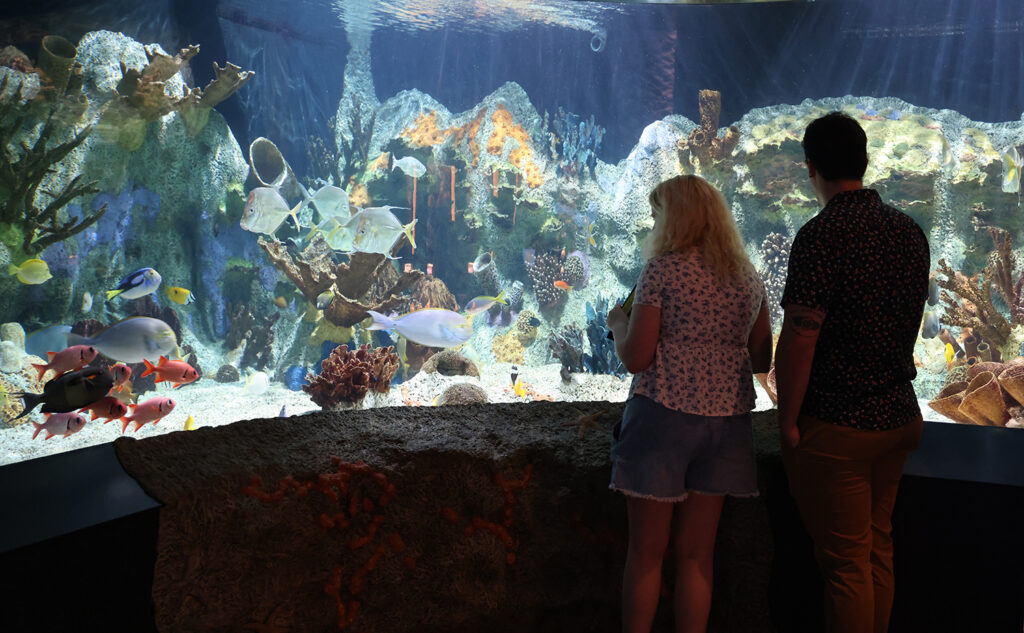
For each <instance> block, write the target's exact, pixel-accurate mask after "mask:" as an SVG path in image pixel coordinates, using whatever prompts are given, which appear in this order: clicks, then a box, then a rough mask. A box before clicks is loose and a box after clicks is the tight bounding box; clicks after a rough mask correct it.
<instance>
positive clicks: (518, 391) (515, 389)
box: [512, 380, 526, 398]
mask: <svg viewBox="0 0 1024 633" xmlns="http://www.w3.org/2000/svg"><path fill="white" fill-rule="evenodd" d="M512 393H514V394H515V395H516V397H517V398H523V397H525V396H526V385H524V384H523V381H522V380H516V381H515V383H514V384H513V385H512Z"/></svg>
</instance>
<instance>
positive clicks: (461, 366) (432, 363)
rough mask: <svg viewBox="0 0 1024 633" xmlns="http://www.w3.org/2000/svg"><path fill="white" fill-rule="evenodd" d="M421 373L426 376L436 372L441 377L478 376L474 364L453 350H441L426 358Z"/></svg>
mask: <svg viewBox="0 0 1024 633" xmlns="http://www.w3.org/2000/svg"><path fill="white" fill-rule="evenodd" d="M422 371H424V372H426V373H428V374H430V373H434V372H437V373H439V374H441V375H442V376H477V377H479V376H480V370H479V369H477V367H476V364H475V363H474V362H473V361H471V360H469V359H468V358H466V357H465V356H463V355H462V354H460V353H459V352H458V350H454V349H445V350H441V351H440V352H438V353H436V354H434V355H433V356H431V357H430V358H428V359H427V361H426V362H425V363H423V369H422Z"/></svg>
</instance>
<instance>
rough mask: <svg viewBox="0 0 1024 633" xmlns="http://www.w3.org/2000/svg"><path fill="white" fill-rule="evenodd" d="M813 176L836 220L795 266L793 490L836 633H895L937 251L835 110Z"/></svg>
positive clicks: (810, 129) (790, 302) (791, 289)
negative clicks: (932, 253)
mask: <svg viewBox="0 0 1024 633" xmlns="http://www.w3.org/2000/svg"><path fill="white" fill-rule="evenodd" d="M803 148H804V157H805V158H806V164H807V175H808V177H809V178H810V181H811V186H812V187H813V188H814V191H815V193H816V194H817V198H818V202H819V203H821V204H822V205H823V207H824V208H823V209H822V210H821V211H820V212H819V213H818V214H817V215H816V216H815V217H814V218H812V219H811V220H810V221H808V222H807V224H806V225H805V226H804V227H803V228H801V229H800V231H799V232H798V233H797V236H796V239H794V241H793V247H792V250H791V251H790V256H789V273H788V278H787V280H786V289H785V291H784V292H783V295H782V300H781V301H780V303H781V305H782V307H783V308H784V310H785V313H784V316H783V325H782V333H781V335H780V337H779V344H778V349H777V350H776V361H775V371H776V382H777V388H778V407H779V411H778V416H779V428H780V432H781V434H782V444H783V461H784V463H785V466H786V471H787V474H788V475H789V482H790V491H791V492H792V494H793V497H794V499H795V500H796V503H797V507H798V508H799V509H800V515H801V517H802V518H803V521H804V524H805V525H806V526H807V529H808V531H809V532H810V534H811V538H812V539H813V540H814V549H815V557H816V558H817V560H818V565H819V566H820V567H821V571H822V576H823V577H824V579H825V620H826V622H825V625H826V631H828V632H829V633H867V632H872V631H873V632H874V633H885V632H886V631H887V629H888V624H889V615H890V612H891V610H892V598H893V584H894V583H893V572H892V537H891V531H892V525H891V521H890V519H891V517H892V509H893V505H894V503H895V500H896V490H897V488H898V486H899V480H900V475H901V473H902V470H903V462H904V460H905V459H906V456H907V454H908V453H909V452H910V451H911V450H913V449H914V448H915V447H916V446H917V443H918V441H919V440H920V437H921V428H922V421H921V412H920V409H919V407H918V404H917V396H916V394H915V393H914V389H913V386H912V384H911V380H912V379H913V378H914V376H915V375H916V370H915V368H914V357H913V352H914V342H915V341H916V340H917V331H918V327H919V325H920V323H921V316H922V314H923V312H924V303H925V299H926V298H927V293H928V271H929V268H930V258H929V253H928V241H927V239H926V238H925V235H924V232H923V231H922V230H921V228H920V227H919V226H918V225H917V224H916V223H915V222H914V221H913V220H912V219H911V218H910V217H909V216H907V215H905V214H903V213H901V212H900V211H898V210H896V209H894V208H893V207H890V206H888V205H886V204H884V203H883V202H882V200H881V198H880V197H879V195H878V193H877V192H876V191H874V190H873V189H865V188H864V186H863V183H862V180H863V177H864V171H865V170H866V169H867V164H868V158H867V137H866V135H865V134H864V130H863V129H862V128H861V127H860V125H859V124H858V123H857V121H855V120H854V119H852V118H851V117H849V116H847V115H845V114H842V113H840V112H832V113H830V114H828V115H826V116H824V117H822V118H820V119H817V120H815V121H813V122H811V124H810V125H808V126H807V130H806V131H805V133H804V140H803Z"/></svg>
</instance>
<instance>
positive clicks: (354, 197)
mask: <svg viewBox="0 0 1024 633" xmlns="http://www.w3.org/2000/svg"><path fill="white" fill-rule="evenodd" d="M348 201H349V202H350V203H351V204H353V205H355V206H357V207H368V206H370V190H369V189H367V188H366V185H364V184H362V183H356V184H354V185H352V191H350V192H349V194H348Z"/></svg>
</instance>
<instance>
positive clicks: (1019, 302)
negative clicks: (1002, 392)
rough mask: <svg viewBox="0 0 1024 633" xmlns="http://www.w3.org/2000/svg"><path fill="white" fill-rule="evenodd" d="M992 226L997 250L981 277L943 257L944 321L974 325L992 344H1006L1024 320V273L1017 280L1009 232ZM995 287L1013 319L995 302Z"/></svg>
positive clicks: (940, 281) (939, 281)
mask: <svg viewBox="0 0 1024 633" xmlns="http://www.w3.org/2000/svg"><path fill="white" fill-rule="evenodd" d="M988 230H989V235H990V236H991V237H992V241H993V243H994V244H995V247H996V250H995V251H993V252H992V253H991V254H990V255H989V259H988V264H987V265H986V266H985V269H984V270H983V271H982V272H981V274H980V280H979V278H978V275H975V276H973V277H967V276H966V275H964V274H963V273H962V272H960V271H954V270H953V269H952V268H950V267H949V265H948V264H946V260H945V259H940V260H939V265H938V270H939V274H940V275H945V279H943V278H942V277H937V278H936V283H937V284H938V285H939V287H940V288H942V289H943V290H942V293H941V294H940V299H941V300H942V302H943V303H944V304H945V308H946V312H945V314H944V315H943V317H942V322H943V323H945V324H947V325H955V326H959V327H967V328H970V329H971V331H972V332H974V333H975V334H977V335H979V336H981V338H982V339H984V340H985V341H988V342H989V344H991V345H993V346H995V347H1002V346H1004V345H1006V344H1007V343H1008V342H1010V334H1011V330H1012V326H1013V325H1021V324H1024V277H1022V278H1019V279H1018V280H1017V281H1016V282H1014V281H1013V275H1014V268H1015V264H1016V260H1015V257H1014V255H1013V251H1012V243H1011V240H1010V236H1009V234H1008V233H1007V232H1006V231H1003V230H1002V229H997V228H994V227H989V229H988ZM993 287H995V288H996V290H997V292H998V293H999V295H1000V297H1001V298H1002V299H1003V301H1004V302H1005V304H1006V305H1007V306H1008V308H1009V311H1010V318H1009V319H1007V318H1006V316H1004V315H1003V314H1002V313H1001V312H1000V311H999V309H998V308H996V306H995V304H994V303H993V302H992V288H993ZM954 295H955V296H954Z"/></svg>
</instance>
